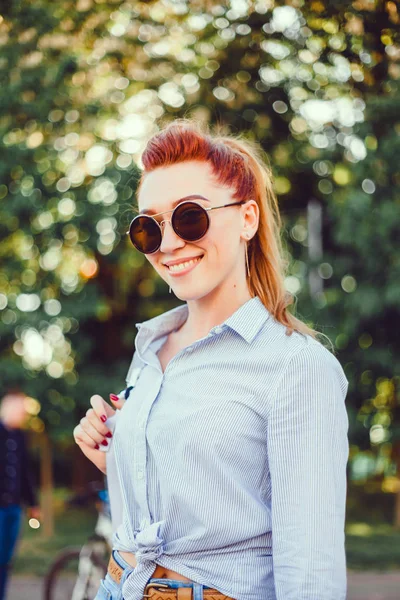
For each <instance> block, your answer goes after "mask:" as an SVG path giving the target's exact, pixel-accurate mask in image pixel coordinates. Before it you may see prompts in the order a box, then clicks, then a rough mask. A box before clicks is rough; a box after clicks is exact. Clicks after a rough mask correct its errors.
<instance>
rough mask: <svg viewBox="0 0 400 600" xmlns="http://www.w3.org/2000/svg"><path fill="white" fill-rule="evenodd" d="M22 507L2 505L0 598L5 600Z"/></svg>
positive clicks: (0, 510)
mask: <svg viewBox="0 0 400 600" xmlns="http://www.w3.org/2000/svg"><path fill="white" fill-rule="evenodd" d="M21 513H22V509H21V507H20V506H19V505H18V504H11V505H10V506H0V600H5V597H6V586H7V576H8V572H9V568H10V563H11V558H12V555H13V552H14V548H15V544H16V541H17V538H18V533H19V528H20V524H21Z"/></svg>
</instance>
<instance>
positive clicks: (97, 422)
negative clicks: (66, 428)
mask: <svg viewBox="0 0 400 600" xmlns="http://www.w3.org/2000/svg"><path fill="white" fill-rule="evenodd" d="M86 418H87V419H88V421H89V423H90V424H91V425H92V427H94V429H95V430H96V431H97V432H98V433H99V434H100V435H101V436H102V437H103V438H104V437H105V436H106V437H111V435H108V434H110V433H111V432H110V430H109V429H108V427H106V425H104V423H103V421H102V420H101V419H100V418H99V417H98V416H97V414H96V413H95V411H94V409H93V408H89V410H87V411H86ZM88 433H89V432H88Z"/></svg>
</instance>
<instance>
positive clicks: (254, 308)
mask: <svg viewBox="0 0 400 600" xmlns="http://www.w3.org/2000/svg"><path fill="white" fill-rule="evenodd" d="M187 316H188V306H187V304H182V305H181V306H177V307H176V308H173V309H172V310H169V311H167V312H165V313H163V314H162V315H159V316H158V317H153V318H152V319H149V320H148V321H143V322H142V323H136V327H137V329H138V331H139V333H138V338H139V339H140V340H141V341H142V343H144V344H145V345H146V346H147V345H148V344H147V343H146V342H148V343H150V342H152V341H154V340H155V339H157V338H159V337H162V336H164V335H167V334H168V333H171V331H174V330H175V329H179V327H181V326H182V325H183V323H184V322H185V321H186V319H187ZM269 316H270V312H269V311H268V309H267V308H266V307H265V306H264V304H263V303H262V302H261V300H260V298H259V297H258V296H254V297H253V298H251V299H250V300H248V301H247V302H245V303H244V304H242V306H240V307H239V308H238V309H237V310H236V311H235V312H234V313H233V314H232V315H231V316H230V317H228V318H227V319H226V321H224V322H223V323H221V324H220V325H217V326H216V327H213V328H212V329H211V332H213V333H220V332H222V331H223V330H225V329H226V328H228V327H229V328H230V329H232V330H233V331H236V333H238V334H239V335H240V336H241V337H242V338H243V339H244V340H246V342H247V343H249V344H251V342H252V341H253V340H254V338H255V337H256V335H257V333H258V332H259V331H260V329H261V327H262V326H263V325H264V323H265V322H266V320H267V319H268V318H269Z"/></svg>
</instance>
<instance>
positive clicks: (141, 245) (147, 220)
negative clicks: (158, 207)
mask: <svg viewBox="0 0 400 600" xmlns="http://www.w3.org/2000/svg"><path fill="white" fill-rule="evenodd" d="M246 202H248V200H241V201H240V202H232V203H231V204H222V205H221V206H210V207H209V208H204V206H202V205H201V204H199V203H198V202H196V201H193V200H186V201H184V202H181V203H180V204H178V206H176V207H175V208H174V209H173V210H166V211H165V212H161V213H157V214H156V215H143V214H142V215H138V216H137V217H135V218H134V219H133V221H132V222H131V224H130V225H129V230H128V231H127V234H128V235H129V237H130V240H131V242H132V244H133V245H134V246H135V248H136V249H137V250H139V252H142V253H143V254H153V253H154V252H157V250H159V248H160V246H161V242H162V229H161V225H162V224H163V223H167V222H168V221H167V220H163V221H160V222H159V221H157V220H156V219H155V217H159V216H160V215H165V214H167V213H172V215H171V220H170V223H171V225H172V229H173V230H174V231H175V233H176V235H178V236H179V237H180V238H181V239H182V240H185V242H197V241H198V240H200V239H201V238H202V237H204V236H205V234H206V233H207V231H208V228H209V227H210V218H209V216H208V212H209V211H210V210H216V209H217V208H227V207H228V206H239V205H240V204H245V203H246Z"/></svg>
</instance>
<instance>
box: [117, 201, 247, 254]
mask: <svg viewBox="0 0 400 600" xmlns="http://www.w3.org/2000/svg"><path fill="white" fill-rule="evenodd" d="M246 202H249V200H240V201H239V202H231V203H230V204H221V205H220V206H208V207H205V206H202V205H201V204H200V203H199V202H198V201H196V200H184V201H183V202H181V203H180V204H178V205H177V206H175V208H172V209H171V210H165V211H163V212H160V213H156V214H155V215H147V214H139V215H136V217H134V219H132V221H131V222H130V224H129V229H128V231H127V232H126V234H127V235H129V239H130V241H131V243H132V245H133V246H134V247H135V248H136V250H138V252H141V253H142V254H154V253H155V252H158V251H159V249H160V246H161V244H162V233H163V230H162V228H161V225H162V224H163V223H171V227H172V229H173V230H174V233H175V235H177V236H178V237H180V238H181V240H183V241H185V242H198V241H199V240H201V239H202V238H203V237H204V236H205V235H206V233H207V231H208V229H209V227H210V218H209V216H208V214H207V213H208V212H209V211H210V210H216V209H217V208H227V207H228V206H240V205H242V204H246ZM184 204H197V206H198V207H199V208H201V209H202V210H204V211H205V213H206V215H207V221H208V224H207V229H206V231H205V233H204V234H203V235H202V236H201V237H199V238H198V239H197V240H185V238H183V237H182V236H181V235H180V234H179V233H177V232H176V231H175V229H174V226H173V225H172V219H173V215H174V212H175V211H176V210H177V209H178V208H180V207H181V206H182V205H184ZM167 213H172V215H171V218H170V219H164V220H163V221H161V222H160V223H159V222H158V221H157V219H156V218H155V217H159V216H161V215H166V214H167ZM141 217H146V218H148V219H151V220H152V221H154V223H155V224H156V225H157V227H158V228H159V230H160V234H161V241H160V245H159V246H158V248H156V250H153V251H152V252H143V251H142V250H139V248H137V246H136V245H135V244H134V243H133V242H132V238H131V236H130V232H131V229H132V225H133V223H134V222H135V221H136V219H139V218H141Z"/></svg>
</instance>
